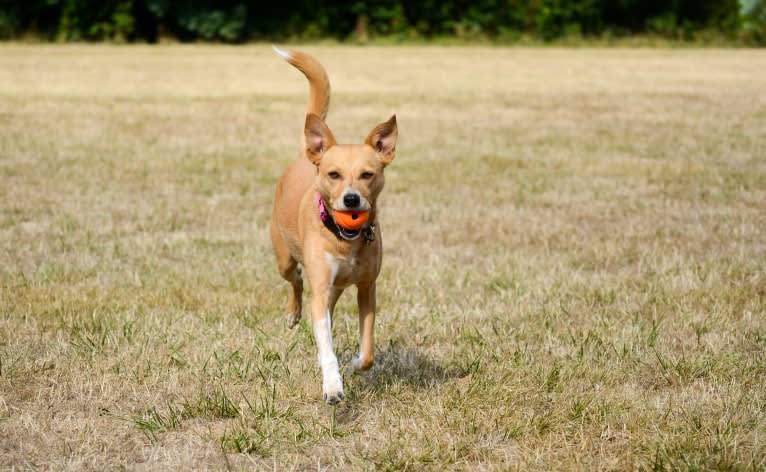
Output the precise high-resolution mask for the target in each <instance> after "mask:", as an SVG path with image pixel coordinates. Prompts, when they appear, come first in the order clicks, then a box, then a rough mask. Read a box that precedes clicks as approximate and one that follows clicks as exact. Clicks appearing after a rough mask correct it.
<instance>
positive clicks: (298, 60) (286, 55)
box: [272, 45, 330, 120]
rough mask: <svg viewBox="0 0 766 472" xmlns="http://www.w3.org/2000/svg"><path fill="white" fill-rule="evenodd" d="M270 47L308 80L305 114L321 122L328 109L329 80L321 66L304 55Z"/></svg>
mask: <svg viewBox="0 0 766 472" xmlns="http://www.w3.org/2000/svg"><path fill="white" fill-rule="evenodd" d="M272 47H273V48H274V52H276V53H277V54H279V55H280V56H281V57H282V58H283V59H284V60H286V61H287V62H289V63H290V64H291V65H292V66H293V67H295V68H296V69H298V70H299V71H301V72H303V75H305V76H306V78H307V79H308V81H309V104H308V109H307V110H306V113H314V114H316V115H319V116H320V117H321V118H322V120H324V119H325V118H327V110H328V109H329V108H330V79H329V78H328V77H327V72H326V71H325V70H324V67H322V64H320V63H319V61H317V60H316V59H314V58H313V57H311V56H309V55H308V54H306V53H302V52H298V51H286V50H284V49H279V48H278V47H276V46H273V45H272Z"/></svg>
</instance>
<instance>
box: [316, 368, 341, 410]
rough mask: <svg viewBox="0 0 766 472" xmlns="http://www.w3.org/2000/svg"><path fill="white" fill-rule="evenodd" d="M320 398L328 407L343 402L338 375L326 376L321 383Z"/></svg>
mask: <svg viewBox="0 0 766 472" xmlns="http://www.w3.org/2000/svg"><path fill="white" fill-rule="evenodd" d="M322 396H323V398H324V401H326V402H327V403H328V404H330V405H335V404H336V403H340V402H341V401H343V399H344V398H345V396H344V395H343V380H342V379H341V377H340V374H339V373H337V372H336V373H335V374H334V375H333V374H330V375H328V376H327V377H325V379H324V382H322Z"/></svg>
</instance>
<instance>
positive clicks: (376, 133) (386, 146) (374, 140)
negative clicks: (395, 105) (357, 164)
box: [364, 115, 399, 166]
mask: <svg viewBox="0 0 766 472" xmlns="http://www.w3.org/2000/svg"><path fill="white" fill-rule="evenodd" d="M398 135H399V131H398V128H397V127H396V115H392V116H391V118H389V119H388V121H386V122H385V123H381V124H379V125H378V126H376V127H375V128H373V129H372V131H370V135H369V136H367V139H365V140H364V143H365V144H369V145H370V146H372V148H373V149H375V151H377V152H378V154H380V160H381V161H383V165H384V166H387V165H388V164H390V163H391V161H393V160H394V157H395V156H396V137H397V136H398Z"/></svg>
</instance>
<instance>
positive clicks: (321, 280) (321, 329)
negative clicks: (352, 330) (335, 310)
mask: <svg viewBox="0 0 766 472" xmlns="http://www.w3.org/2000/svg"><path fill="white" fill-rule="evenodd" d="M332 276H333V274H332V273H330V269H329V268H327V270H326V271H320V270H318V269H315V270H313V271H312V273H311V274H310V275H309V279H310V283H311V291H312V292H313V295H312V299H311V325H312V327H313V330H314V339H315V340H316V343H317V350H318V351H319V366H320V368H321V369H322V395H323V397H324V400H325V401H326V402H327V403H329V404H330V405H334V404H336V403H339V402H340V401H342V400H343V398H344V396H343V379H342V378H341V376H340V370H339V368H338V358H337V357H335V351H334V349H333V344H332V316H331V314H330V302H331V300H330V297H331V296H332V290H333V287H332V284H333V280H331V279H332V278H333V277H332Z"/></svg>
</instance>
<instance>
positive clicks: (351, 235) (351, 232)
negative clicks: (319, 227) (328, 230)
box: [337, 225, 362, 241]
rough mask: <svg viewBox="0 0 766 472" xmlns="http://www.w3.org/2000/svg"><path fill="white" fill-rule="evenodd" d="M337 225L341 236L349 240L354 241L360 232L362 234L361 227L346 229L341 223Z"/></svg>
mask: <svg viewBox="0 0 766 472" xmlns="http://www.w3.org/2000/svg"><path fill="white" fill-rule="evenodd" d="M337 226H338V234H340V237H341V238H343V239H346V240H348V241H353V240H354V239H356V238H358V237H359V235H360V234H362V230H361V229H346V228H344V227H342V226H340V225H337Z"/></svg>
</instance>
